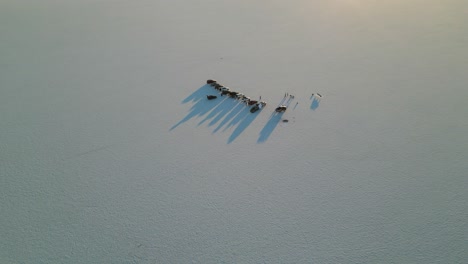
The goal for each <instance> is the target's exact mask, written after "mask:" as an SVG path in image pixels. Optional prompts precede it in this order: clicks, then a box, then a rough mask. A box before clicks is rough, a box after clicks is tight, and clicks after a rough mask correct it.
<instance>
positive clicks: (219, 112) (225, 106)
mask: <svg viewBox="0 0 468 264" xmlns="http://www.w3.org/2000/svg"><path fill="white" fill-rule="evenodd" d="M226 98H227V97H224V98H221V100H222V103H221V104H218V105H217V106H216V107H215V108H214V109H213V110H212V111H211V112H210V113H209V114H208V115H206V117H205V118H203V120H201V121H200V122H199V123H198V125H197V126H199V125H201V124H203V123H205V122H206V121H208V120H210V119H212V118H213V120H212V121H211V122H210V123H209V126H211V125H213V124H214V123H213V122H215V123H216V122H217V120H219V118H221V117H222V116H224V115H225V114H226V113H228V112H229V111H230V110H232V109H233V108H234V107H235V105H236V103H237V102H236V101H232V100H227V99H226ZM215 120H216V121H215Z"/></svg>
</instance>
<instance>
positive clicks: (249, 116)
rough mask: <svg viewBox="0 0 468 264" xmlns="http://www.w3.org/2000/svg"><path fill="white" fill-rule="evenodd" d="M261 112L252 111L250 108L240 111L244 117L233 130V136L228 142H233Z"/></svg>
mask: <svg viewBox="0 0 468 264" xmlns="http://www.w3.org/2000/svg"><path fill="white" fill-rule="evenodd" d="M259 113H260V112H256V113H250V109H249V108H246V109H245V110H244V111H242V113H239V115H241V116H242V117H243V118H241V119H240V123H239V124H238V125H237V127H236V129H234V131H233V132H232V134H231V136H230V137H229V139H228V142H227V143H228V144H230V143H232V142H233V141H234V140H236V138H237V137H238V136H240V134H242V132H244V130H245V129H246V128H247V127H248V126H249V125H250V124H251V123H252V122H253V121H254V120H255V118H257V116H258V114H259Z"/></svg>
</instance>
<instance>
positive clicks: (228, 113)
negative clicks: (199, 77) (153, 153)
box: [170, 85, 258, 144]
mask: <svg viewBox="0 0 468 264" xmlns="http://www.w3.org/2000/svg"><path fill="white" fill-rule="evenodd" d="M206 87H209V88H211V87H210V86H207V85H205V86H202V87H200V88H199V89H198V90H197V91H195V92H193V93H192V94H191V95H189V96H188V97H187V98H185V99H184V100H183V101H182V103H188V102H192V103H193V106H192V107H191V108H190V110H189V113H188V114H187V115H186V116H185V117H184V118H182V119H181V120H180V121H179V122H177V123H176V124H175V125H173V126H172V127H171V128H170V130H173V129H175V128H177V127H178V126H179V125H181V124H183V123H185V122H187V121H189V120H190V119H192V118H197V117H203V119H202V120H201V121H199V122H198V124H197V126H200V125H202V124H204V123H206V122H208V124H207V126H208V127H212V126H214V125H216V127H215V128H214V129H213V131H212V134H214V133H216V132H218V131H219V130H221V129H223V130H222V132H225V131H226V130H227V129H230V128H231V129H234V130H233V132H232V134H231V135H230V136H229V138H228V142H227V143H228V144H229V143H232V142H233V141H234V140H235V139H236V138H238V137H239V135H240V134H242V133H243V132H244V131H245V129H246V128H247V127H248V126H249V125H250V124H251V123H252V122H253V121H254V119H255V118H256V117H257V116H258V113H250V107H247V106H246V105H245V104H243V103H241V102H239V101H237V100H233V99H232V98H228V97H227V96H226V97H221V98H219V99H216V100H206V95H208V94H212V92H211V93H210V91H211V90H210V89H205V88H206Z"/></svg>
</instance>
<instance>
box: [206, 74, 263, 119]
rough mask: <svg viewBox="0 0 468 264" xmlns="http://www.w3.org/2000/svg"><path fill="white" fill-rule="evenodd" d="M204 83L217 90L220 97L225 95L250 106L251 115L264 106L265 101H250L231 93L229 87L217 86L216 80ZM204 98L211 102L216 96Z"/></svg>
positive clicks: (239, 94)
mask: <svg viewBox="0 0 468 264" xmlns="http://www.w3.org/2000/svg"><path fill="white" fill-rule="evenodd" d="M206 83H207V84H208V85H211V86H212V87H213V88H215V89H216V90H218V91H219V92H220V94H221V96H223V95H226V96H229V97H231V98H234V99H236V100H239V101H241V102H242V103H245V104H246V105H247V106H252V108H250V112H251V113H255V112H257V111H258V110H261V109H262V108H263V107H264V106H265V105H266V102H265V101H258V100H252V99H250V97H248V96H246V95H244V94H243V93H239V92H236V91H232V90H231V89H229V87H226V86H224V85H222V84H219V83H218V82H217V81H216V80H212V79H209V80H207V81H206ZM206 98H207V99H208V100H213V99H216V98H217V96H215V95H207V96H206Z"/></svg>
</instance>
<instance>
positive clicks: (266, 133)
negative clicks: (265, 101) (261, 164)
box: [257, 113, 283, 143]
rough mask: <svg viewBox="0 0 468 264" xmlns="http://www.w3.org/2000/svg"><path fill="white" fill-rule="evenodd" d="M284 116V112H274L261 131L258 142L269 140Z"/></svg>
mask: <svg viewBox="0 0 468 264" xmlns="http://www.w3.org/2000/svg"><path fill="white" fill-rule="evenodd" d="M282 116H283V113H273V114H272V115H271V117H270V120H268V122H267V123H266V124H265V126H264V127H263V129H262V131H260V135H259V137H258V140H257V143H263V142H265V141H267V140H268V138H269V137H270V135H271V133H272V132H273V130H275V128H276V126H278V124H279V122H280V121H281V118H282Z"/></svg>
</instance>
